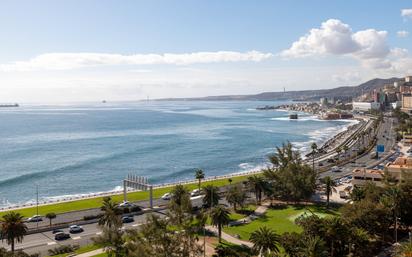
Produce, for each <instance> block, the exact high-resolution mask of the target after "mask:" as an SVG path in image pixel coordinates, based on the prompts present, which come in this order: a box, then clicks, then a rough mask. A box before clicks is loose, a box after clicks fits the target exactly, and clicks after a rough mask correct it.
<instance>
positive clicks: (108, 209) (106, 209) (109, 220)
mask: <svg viewBox="0 0 412 257" xmlns="http://www.w3.org/2000/svg"><path fill="white" fill-rule="evenodd" d="M100 209H101V210H102V211H103V215H102V216H101V217H100V219H99V222H98V224H99V225H100V226H102V227H107V228H109V229H110V228H117V227H121V225H122V220H121V219H120V216H119V214H120V212H121V211H120V210H119V208H118V207H117V205H116V204H115V203H114V202H113V201H112V199H111V198H110V197H104V198H103V205H102V207H101V208H100Z"/></svg>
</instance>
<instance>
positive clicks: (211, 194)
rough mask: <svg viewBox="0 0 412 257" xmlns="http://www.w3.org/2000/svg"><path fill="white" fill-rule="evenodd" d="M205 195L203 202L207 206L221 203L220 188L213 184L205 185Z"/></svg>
mask: <svg viewBox="0 0 412 257" xmlns="http://www.w3.org/2000/svg"><path fill="white" fill-rule="evenodd" d="M203 192H204V194H205V195H204V197H203V203H204V205H205V206H206V207H207V208H210V207H213V206H216V205H218V204H219V200H220V195H219V188H218V187H215V186H213V185H207V186H205V187H203Z"/></svg>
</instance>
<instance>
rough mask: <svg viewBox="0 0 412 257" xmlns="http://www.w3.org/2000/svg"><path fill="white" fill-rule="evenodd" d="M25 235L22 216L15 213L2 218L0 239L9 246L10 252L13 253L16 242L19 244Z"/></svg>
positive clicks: (25, 227)
mask: <svg viewBox="0 0 412 257" xmlns="http://www.w3.org/2000/svg"><path fill="white" fill-rule="evenodd" d="M26 234H27V226H26V224H24V221H23V216H22V215H21V214H20V213H17V212H9V213H7V214H5V215H4V216H3V220H2V223H1V229H0V237H1V240H2V241H3V240H4V239H5V240H6V242H7V244H8V245H11V251H12V253H14V245H15V243H16V242H18V243H21V242H22V241H23V238H24V236H25V235H26Z"/></svg>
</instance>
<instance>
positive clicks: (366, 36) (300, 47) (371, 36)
mask: <svg viewBox="0 0 412 257" xmlns="http://www.w3.org/2000/svg"><path fill="white" fill-rule="evenodd" d="M386 37H387V32H386V31H377V30H375V29H368V30H361V31H358V32H356V33H354V32H353V31H352V29H351V28H350V26H349V25H348V24H345V23H343V22H341V21H340V20H336V19H329V20H327V21H325V22H323V23H322V25H321V27H320V28H314V29H311V30H310V31H309V33H308V34H307V35H305V36H303V37H301V38H299V40H298V41H296V42H294V43H293V44H292V46H291V47H290V48H289V49H286V50H284V51H282V52H281V56H283V57H286V58H299V57H307V56H315V55H352V56H353V57H357V58H361V59H369V58H382V57H384V56H386V55H387V54H388V53H389V47H388V46H387V43H386Z"/></svg>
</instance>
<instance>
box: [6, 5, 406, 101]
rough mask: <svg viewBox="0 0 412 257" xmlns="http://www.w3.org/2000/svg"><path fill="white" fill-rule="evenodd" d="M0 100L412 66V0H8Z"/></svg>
mask: <svg viewBox="0 0 412 257" xmlns="http://www.w3.org/2000/svg"><path fill="white" fill-rule="evenodd" d="M0 22H1V24H3V26H2V28H1V30H0V38H1V45H2V47H1V48H0V90H1V91H0V92H1V93H0V102H22V103H25V102H27V103H30V102H38V103H65V102H74V101H75V102H81V101H101V100H103V99H105V100H107V101H122V100H124V101H133V100H139V99H146V98H147V97H150V98H151V99H154V98H170V97H200V96H209V95H226V94H254V93H259V92H267V91H283V90H284V88H286V90H304V89H325V88H333V87H337V86H354V85H357V84H359V83H362V82H364V81H366V80H369V79H372V78H376V77H379V78H388V77H404V76H405V75H411V74H412V56H411V53H410V52H411V51H412V49H411V47H412V40H411V37H412V36H411V35H410V32H411V31H412V2H408V1H402V0H398V1H390V2H383V1H382V2H376V1H371V0H367V1H355V0H349V1H328V2H325V1H320V0H315V1H311V2H310V5H309V4H308V3H307V2H304V1H284V2H280V1H259V2H252V1H249V2H246V1H242V2H239V1H234V0H232V1H218V0H215V1H156V0H155V1H97V0H96V1H2V2H1V3H0Z"/></svg>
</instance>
